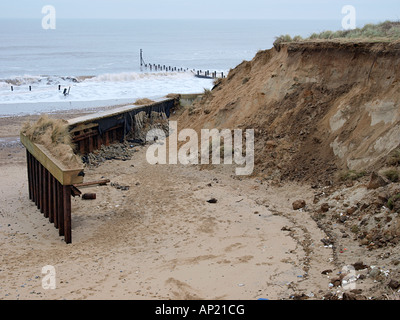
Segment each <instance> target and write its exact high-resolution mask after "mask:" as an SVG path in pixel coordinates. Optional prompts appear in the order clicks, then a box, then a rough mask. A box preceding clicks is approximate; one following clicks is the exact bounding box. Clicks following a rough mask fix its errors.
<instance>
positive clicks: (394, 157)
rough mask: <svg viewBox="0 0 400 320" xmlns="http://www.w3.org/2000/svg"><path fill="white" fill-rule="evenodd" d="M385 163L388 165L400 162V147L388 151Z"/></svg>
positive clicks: (395, 164)
mask: <svg viewBox="0 0 400 320" xmlns="http://www.w3.org/2000/svg"><path fill="white" fill-rule="evenodd" d="M386 163H387V164H388V165H390V166H398V165H399V164H400V148H396V149H394V150H392V152H390V154H389V156H388V158H387V160H386Z"/></svg>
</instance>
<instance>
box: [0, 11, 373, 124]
mask: <svg viewBox="0 0 400 320" xmlns="http://www.w3.org/2000/svg"><path fill="white" fill-rule="evenodd" d="M367 22H374V21H365V22H364V23H367ZM341 28H342V26H341V20H340V19H338V20H207V19H204V20H184V19H180V20H168V19H166V20H95V19H88V20H68V19H65V20H63V19H57V21H56V25H55V29H44V28H43V27H42V21H41V20H37V19H27V20H23V19H21V20H18V19H3V20H0V117H9V116H18V115H30V114H41V113H53V112H59V111H66V110H78V109H79V110H81V109H91V110H96V108H101V107H107V106H113V105H120V104H127V103H133V102H135V101H136V100H137V99H141V98H148V99H159V98H161V97H164V96H165V95H167V94H169V93H181V94H183V93H199V92H203V91H204V90H205V89H210V88H212V86H213V80H212V79H204V78H198V77H195V74H196V72H197V71H198V70H202V71H205V70H209V71H210V72H214V71H216V72H218V73H221V72H222V73H223V74H225V75H226V74H227V73H228V72H229V70H230V69H232V68H234V67H235V66H237V65H238V64H240V63H241V62H242V61H243V60H251V59H252V58H253V57H254V56H255V54H256V53H257V52H258V51H259V50H265V49H270V48H271V47H272V46H273V42H274V40H275V37H277V36H279V35H282V34H290V35H291V36H295V35H301V36H303V37H307V36H309V35H311V34H312V33H314V32H321V31H324V30H340V29H341ZM140 52H142V59H143V60H142V62H143V64H147V65H148V66H149V65H150V64H151V65H161V66H164V65H165V66H167V67H171V69H172V70H175V68H176V70H177V71H169V70H168V71H165V70H157V71H155V70H154V68H152V70H150V69H149V68H148V67H147V68H146V67H144V65H143V66H141V59H140ZM178 70H179V71H178ZM65 92H68V93H69V94H64V93H65Z"/></svg>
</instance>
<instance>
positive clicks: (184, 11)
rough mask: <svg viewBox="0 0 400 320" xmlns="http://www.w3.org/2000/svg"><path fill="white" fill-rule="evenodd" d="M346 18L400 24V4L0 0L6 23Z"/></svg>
mask: <svg viewBox="0 0 400 320" xmlns="http://www.w3.org/2000/svg"><path fill="white" fill-rule="evenodd" d="M44 5H52V6H54V8H55V9H56V14H57V18H109V19H119V18H122V19H139V18H144V19H148V18H156V19H158V18H165V19H180V18H186V19H201V18H212V19H215V18H217V19H221V18H222V19H238V18H243V19H308V20H310V19H341V18H342V16H343V15H342V13H341V9H342V7H343V6H344V5H353V6H354V7H355V8H356V14H357V19H360V20H364V19H366V20H371V19H373V20H380V21H383V20H400V0H344V1H343V0H274V1H270V0H0V18H13V19H14V18H42V17H43V16H44V15H43V14H42V12H41V11H42V7H43V6H44Z"/></svg>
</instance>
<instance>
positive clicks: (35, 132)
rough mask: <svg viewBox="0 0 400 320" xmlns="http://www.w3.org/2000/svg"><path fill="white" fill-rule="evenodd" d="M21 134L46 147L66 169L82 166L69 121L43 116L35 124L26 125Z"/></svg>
mask: <svg viewBox="0 0 400 320" xmlns="http://www.w3.org/2000/svg"><path fill="white" fill-rule="evenodd" d="M21 132H22V133H23V134H24V135H26V136H27V137H28V138H29V139H30V140H31V141H32V142H34V143H36V144H39V145H42V146H44V147H45V148H46V150H48V151H49V153H50V154H51V155H53V156H54V157H55V158H56V159H58V160H59V161H60V162H61V163H62V164H63V165H64V166H65V167H66V168H76V167H79V166H81V165H82V161H81V159H80V158H79V157H78V156H77V155H76V154H75V153H74V149H73V143H72V140H71V137H70V134H69V130H68V122H67V121H65V120H62V119H51V118H49V117H48V116H47V115H43V116H41V117H40V118H39V120H38V121H37V122H36V123H34V124H31V123H29V122H27V123H25V124H24V126H23V128H22V130H21Z"/></svg>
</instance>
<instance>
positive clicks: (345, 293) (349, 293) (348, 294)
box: [343, 292, 356, 300]
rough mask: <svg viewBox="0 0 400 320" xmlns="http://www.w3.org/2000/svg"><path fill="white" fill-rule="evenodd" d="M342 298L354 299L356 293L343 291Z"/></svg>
mask: <svg viewBox="0 0 400 320" xmlns="http://www.w3.org/2000/svg"><path fill="white" fill-rule="evenodd" d="M343 300H356V295H355V294H354V293H351V292H344V293H343Z"/></svg>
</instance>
